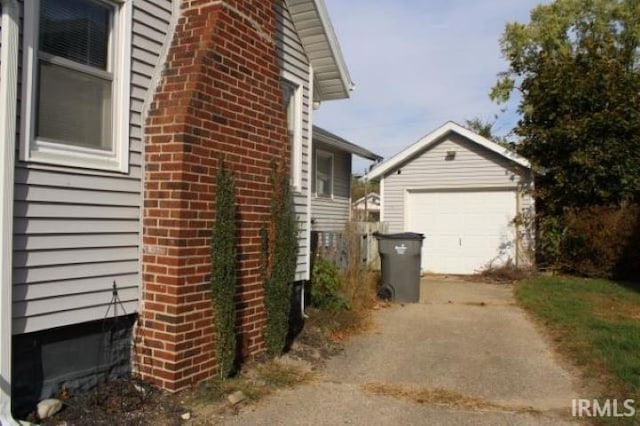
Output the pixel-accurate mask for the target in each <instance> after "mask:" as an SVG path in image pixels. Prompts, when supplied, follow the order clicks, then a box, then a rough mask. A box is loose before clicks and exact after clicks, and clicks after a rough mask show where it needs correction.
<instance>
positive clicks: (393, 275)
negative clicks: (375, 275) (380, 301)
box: [374, 232, 424, 303]
mask: <svg viewBox="0 0 640 426" xmlns="http://www.w3.org/2000/svg"><path fill="white" fill-rule="evenodd" d="M374 236H375V237H376V238H377V239H378V251H379V252H380V267H381V275H382V285H381V287H380V292H379V294H380V295H381V296H382V297H386V298H389V299H391V300H394V301H396V302H404V303H416V302H419V301H420V260H421V252H422V240H424V235H422V234H417V233H415V232H404V233H401V234H380V233H376V234H374Z"/></svg>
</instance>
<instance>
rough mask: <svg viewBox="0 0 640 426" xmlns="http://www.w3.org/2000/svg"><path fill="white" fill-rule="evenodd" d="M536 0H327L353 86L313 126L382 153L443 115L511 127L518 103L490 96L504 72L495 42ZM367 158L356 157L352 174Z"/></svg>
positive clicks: (437, 123) (504, 130)
mask: <svg viewBox="0 0 640 426" xmlns="http://www.w3.org/2000/svg"><path fill="white" fill-rule="evenodd" d="M541 2H542V0H493V1H481V0H449V1H447V0H432V1H427V0H376V1H371V0H325V3H326V6H327V9H328V10H329V15H330V16H331V21H332V23H333V26H334V28H335V30H336V33H337V35H338V40H339V42H340V46H341V48H342V52H343V55H344V58H345V60H346V63H347V66H348V68H349V72H350V74H351V79H352V80H353V82H354V83H355V90H354V91H353V93H352V96H351V98H350V99H347V100H341V101H330V102H325V103H323V104H322V106H321V107H320V109H318V110H317V111H315V113H314V123H315V124H317V125H319V126H321V127H324V128H325V129H327V130H329V131H331V132H333V133H336V134H338V135H339V136H342V137H344V138H346V139H348V140H350V141H351V142H354V143H356V144H358V145H362V146H364V147H366V148H368V149H370V150H372V151H373V152H375V153H377V154H380V155H382V156H383V157H385V158H389V157H391V156H393V155H394V154H396V153H397V152H399V151H400V150H402V149H403V148H405V147H406V146H408V145H410V144H412V143H414V142H416V141H417V140H418V139H420V138H421V137H422V136H424V135H426V134H428V133H429V132H431V131H432V130H434V129H436V128H437V127H439V126H440V125H442V124H443V123H445V122H446V121H448V120H453V121H456V122H458V123H460V124H464V122H465V120H467V119H470V118H474V117H479V118H482V119H483V120H492V119H493V118H494V115H495V114H499V118H498V122H497V124H496V126H495V127H494V132H495V133H497V134H499V135H503V134H506V133H508V132H509V131H510V130H511V128H512V127H513V126H514V125H515V123H516V121H517V116H516V114H515V109H516V108H515V105H512V106H510V107H509V108H508V109H507V111H506V112H504V113H501V114H500V107H499V106H497V105H496V104H494V103H493V102H492V101H491V100H490V99H489V95H488V94H489V90H490V89H491V87H492V86H493V84H494V83H495V81H496V75H497V74H498V73H499V72H500V71H504V70H505V69H506V62H505V61H504V60H503V59H502V57H501V55H500V46H499V39H500V36H501V34H502V32H503V30H504V27H505V24H506V23H507V22H509V21H519V22H527V21H528V17H529V11H530V10H531V9H532V8H533V7H534V6H536V5H537V4H539V3H541ZM367 164H368V162H364V161H361V160H357V161H354V173H359V174H361V173H362V171H363V168H364V167H365V166H366V165H367Z"/></svg>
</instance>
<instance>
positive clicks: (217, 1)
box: [194, 0, 275, 45]
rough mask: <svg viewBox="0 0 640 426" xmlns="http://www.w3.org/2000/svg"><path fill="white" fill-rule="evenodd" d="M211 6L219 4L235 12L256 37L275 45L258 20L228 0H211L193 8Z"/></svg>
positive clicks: (198, 8)
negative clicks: (252, 30)
mask: <svg viewBox="0 0 640 426" xmlns="http://www.w3.org/2000/svg"><path fill="white" fill-rule="evenodd" d="M212 6H221V7H223V8H225V9H227V10H228V11H230V12H232V13H234V14H236V15H237V16H238V17H240V18H241V19H243V20H245V21H246V22H247V23H248V24H249V26H250V27H251V28H253V29H254V31H255V32H256V34H258V37H260V38H261V39H262V40H263V41H265V42H266V43H269V44H273V45H275V41H274V40H273V38H272V37H271V35H270V34H269V33H268V32H267V31H265V30H264V29H263V28H262V25H260V24H259V23H258V21H256V20H255V19H253V18H252V17H251V16H249V15H247V14H246V13H244V12H242V11H241V10H240V9H238V8H236V7H235V6H233V5H231V4H229V2H227V1H225V0H213V1H211V2H209V3H207V4H206V5H198V7H197V8H194V9H196V10H200V9H203V8H206V7H212Z"/></svg>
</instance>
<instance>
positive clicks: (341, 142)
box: [313, 126, 382, 161]
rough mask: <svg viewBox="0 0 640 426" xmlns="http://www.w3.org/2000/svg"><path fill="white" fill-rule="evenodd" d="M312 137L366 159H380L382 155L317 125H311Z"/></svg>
mask: <svg viewBox="0 0 640 426" xmlns="http://www.w3.org/2000/svg"><path fill="white" fill-rule="evenodd" d="M313 139H314V140H317V141H319V142H322V143H324V144H327V145H329V146H331V147H334V148H337V149H340V150H342V151H345V152H348V153H350V154H355V155H357V156H358V157H362V158H365V159H367V160H371V161H380V160H382V157H381V156H380V155H378V154H376V153H373V152H371V151H369V150H368V149H366V148H363V147H361V146H359V145H356V144H354V143H353V142H349V141H348V140H346V139H344V138H341V137H340V136H338V135H334V134H333V133H331V132H329V131H327V130H325V129H323V128H321V127H318V126H313Z"/></svg>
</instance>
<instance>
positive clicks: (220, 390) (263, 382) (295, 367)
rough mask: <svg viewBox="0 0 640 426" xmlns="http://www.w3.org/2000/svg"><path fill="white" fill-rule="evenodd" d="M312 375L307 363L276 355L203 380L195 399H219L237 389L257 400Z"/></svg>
mask: <svg viewBox="0 0 640 426" xmlns="http://www.w3.org/2000/svg"><path fill="white" fill-rule="evenodd" d="M314 378H315V374H314V373H313V372H312V371H311V367H310V366H309V365H308V364H307V363H305V362H303V361H295V360H291V359H289V358H287V357H282V358H276V359H271V360H269V361H266V362H264V363H259V364H254V365H249V366H247V367H245V368H244V369H243V371H242V372H241V373H240V374H239V375H238V376H237V377H232V378H229V379H226V380H211V381H209V382H206V383H204V384H203V385H202V386H201V387H200V388H199V390H198V392H197V394H196V400H197V402H200V403H205V404H210V403H215V402H223V401H225V398H226V397H227V396H228V395H229V394H232V393H233V392H236V391H241V392H242V393H243V394H244V395H245V396H246V397H247V399H248V400H249V401H257V400H259V399H260V398H262V397H264V396H265V395H268V394H269V393H271V392H273V391H274V390H277V389H281V388H288V387H292V386H296V385H299V384H302V383H306V382H308V381H310V380H313V379H314Z"/></svg>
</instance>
